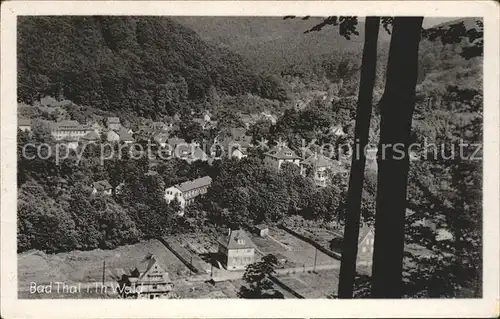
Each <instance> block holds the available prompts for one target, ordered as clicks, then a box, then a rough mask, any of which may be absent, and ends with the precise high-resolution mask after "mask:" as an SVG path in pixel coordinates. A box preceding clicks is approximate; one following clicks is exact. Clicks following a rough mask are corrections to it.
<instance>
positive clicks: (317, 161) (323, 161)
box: [302, 153, 335, 167]
mask: <svg viewBox="0 0 500 319" xmlns="http://www.w3.org/2000/svg"><path fill="white" fill-rule="evenodd" d="M302 164H305V165H311V166H313V167H333V166H334V165H335V163H334V162H333V160H332V159H331V158H328V157H326V156H325V155H323V154H318V153H315V154H313V155H311V156H309V157H308V158H307V159H305V160H303V161H302Z"/></svg>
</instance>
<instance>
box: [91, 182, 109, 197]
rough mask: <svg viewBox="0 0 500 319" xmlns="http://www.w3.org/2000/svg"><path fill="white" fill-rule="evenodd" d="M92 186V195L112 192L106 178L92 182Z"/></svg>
mask: <svg viewBox="0 0 500 319" xmlns="http://www.w3.org/2000/svg"><path fill="white" fill-rule="evenodd" d="M92 186H93V187H94V189H93V190H92V195H96V194H104V195H111V194H112V193H113V187H112V186H111V184H110V183H109V182H108V181H107V180H102V181H97V182H94V183H93V184H92Z"/></svg>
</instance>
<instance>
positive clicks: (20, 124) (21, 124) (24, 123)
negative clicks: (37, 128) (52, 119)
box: [17, 119, 31, 126]
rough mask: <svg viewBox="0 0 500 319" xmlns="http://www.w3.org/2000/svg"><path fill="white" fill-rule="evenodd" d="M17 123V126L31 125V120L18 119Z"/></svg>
mask: <svg viewBox="0 0 500 319" xmlns="http://www.w3.org/2000/svg"><path fill="white" fill-rule="evenodd" d="M17 125H18V126H27V125H31V120H30V119H19V120H18V121H17Z"/></svg>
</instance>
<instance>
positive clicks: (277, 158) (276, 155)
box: [264, 144, 300, 170]
mask: <svg viewBox="0 0 500 319" xmlns="http://www.w3.org/2000/svg"><path fill="white" fill-rule="evenodd" d="M264 156H265V157H264V163H266V165H268V166H269V167H271V168H275V169H277V170H280V169H281V165H282V164H283V163H285V162H288V163H292V164H294V165H297V166H299V164H300V157H299V156H298V155H297V154H296V153H295V152H294V151H293V150H291V149H290V148H289V147H287V146H286V145H284V144H280V145H277V146H275V147H273V148H272V149H271V150H270V151H268V152H266V153H265V154H264Z"/></svg>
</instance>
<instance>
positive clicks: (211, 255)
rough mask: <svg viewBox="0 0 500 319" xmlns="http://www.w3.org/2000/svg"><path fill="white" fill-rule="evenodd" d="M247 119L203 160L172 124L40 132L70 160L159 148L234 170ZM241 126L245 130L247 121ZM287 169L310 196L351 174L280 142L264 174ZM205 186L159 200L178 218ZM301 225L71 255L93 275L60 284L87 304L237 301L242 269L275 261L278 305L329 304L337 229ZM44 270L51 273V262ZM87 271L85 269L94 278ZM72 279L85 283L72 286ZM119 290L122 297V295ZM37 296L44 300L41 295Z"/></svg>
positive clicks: (363, 254)
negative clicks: (105, 149)
mask: <svg viewBox="0 0 500 319" xmlns="http://www.w3.org/2000/svg"><path fill="white" fill-rule="evenodd" d="M51 100H52V99H51V98H45V99H44V101H51ZM260 116H261V117H262V118H265V119H267V118H270V121H271V120H272V121H273V122H274V124H275V122H276V119H275V117H273V116H269V114H268V113H263V114H260ZM248 118H249V119H250V121H248V122H247V123H246V124H247V125H245V126H244V127H231V128H230V129H229V130H228V131H229V134H226V135H223V134H218V135H216V137H215V139H214V141H213V144H212V151H208V154H207V152H205V151H204V150H203V149H201V148H200V146H201V145H200V144H199V143H197V142H191V143H187V142H186V141H185V140H184V139H182V138H179V137H178V136H175V135H172V132H173V131H175V126H176V125H178V124H176V121H175V119H172V121H171V122H165V123H164V122H150V123H143V124H141V125H138V126H137V128H136V129H135V130H134V129H132V128H129V127H126V126H124V125H122V124H121V121H120V118H119V117H108V118H105V119H104V120H103V121H102V122H98V121H96V122H87V123H85V124H80V123H78V122H77V121H74V120H63V121H57V122H50V121H45V122H41V125H44V126H46V127H47V129H48V130H49V131H50V133H51V135H52V137H53V139H54V142H55V143H58V145H64V147H66V148H67V149H68V150H73V151H75V152H76V151H78V150H81V148H84V147H86V146H87V145H88V144H97V143H99V144H100V143H105V142H107V143H112V144H115V145H128V144H130V145H132V144H133V143H145V142H146V143H150V145H154V147H156V148H164V149H168V150H167V151H166V152H167V154H168V156H170V157H169V158H179V159H182V160H184V161H186V162H187V163H192V162H194V161H204V162H208V163H212V162H213V161H220V160H225V159H226V158H232V159H234V160H241V159H243V158H246V157H248V156H249V151H250V150H251V149H252V148H255V147H256V145H254V143H253V139H252V136H250V135H249V133H248V128H249V127H250V125H252V124H255V120H253V121H252V118H251V117H248ZM248 118H247V119H246V120H248ZM255 118H257V119H258V116H254V119H255ZM195 121H196V122H200V124H202V125H203V126H202V127H203V129H209V128H211V127H215V125H216V124H217V122H216V121H214V120H212V119H211V117H210V115H209V113H208V112H207V113H205V114H204V116H203V117H200V118H195ZM242 122H243V123H245V118H244V119H243V120H242ZM273 122H271V123H273ZM39 125H40V124H39ZM18 128H19V130H20V131H23V132H28V133H30V132H32V127H31V120H27V119H20V120H19V122H18ZM332 131H333V132H334V133H335V134H336V135H337V136H343V135H345V133H344V132H343V131H340V132H339V131H337V127H335V126H332ZM144 145H145V144H144ZM214 145H215V146H214ZM217 145H221V147H217ZM193 150H194V151H193ZM250 153H251V152H250ZM250 156H252V155H250ZM151 162H152V163H150V166H149V167H150V170H149V171H148V172H147V173H146V174H152V173H153V174H155V173H156V174H157V172H155V165H154V163H155V162H156V160H152V161H151ZM284 163H291V164H293V165H295V166H297V167H298V168H299V170H298V171H299V172H300V175H302V176H304V177H306V176H307V178H310V179H311V181H312V182H313V183H314V185H316V187H317V188H324V187H327V186H328V185H330V183H331V182H332V181H331V179H330V178H331V176H332V172H334V173H335V174H337V175H338V176H342V178H345V177H346V172H347V167H348V163H346V162H344V163H342V162H340V161H338V160H333V159H331V158H329V157H327V156H325V155H323V154H318V153H314V154H311V155H309V156H307V157H305V158H304V159H303V158H302V157H301V156H299V155H297V152H296V151H294V150H292V149H291V148H289V147H288V146H287V145H286V143H285V142H280V143H279V144H277V145H275V146H273V147H270V148H269V149H268V150H267V151H266V152H264V160H263V164H264V165H266V166H267V167H269V168H270V169H273V170H275V171H279V170H280V169H281V167H282V165H283V164H284ZM151 164H152V165H151ZM211 184H212V178H211V177H210V176H202V177H199V178H196V179H193V180H188V181H185V182H182V183H178V184H175V185H168V186H166V188H165V190H164V200H165V201H166V203H171V202H177V204H178V211H177V214H178V215H179V216H180V217H182V216H183V215H184V211H185V209H186V207H189V206H190V205H191V204H193V203H194V202H195V201H197V200H199V199H201V198H203V196H204V195H205V194H206V193H207V191H208V190H209V189H210V186H211ZM90 186H91V188H92V193H91V194H92V196H114V195H116V194H120V190H121V188H123V186H124V183H120V184H118V185H117V186H115V187H113V186H112V185H111V184H110V182H109V181H108V180H96V181H94V182H93V183H92V185H90ZM236 213H237V212H236ZM300 222H302V224H300ZM305 224H307V222H306V221H300V220H299V223H298V224H297V221H293V220H292V221H291V222H290V223H289V225H287V224H286V223H281V222H280V223H269V224H267V223H261V224H258V225H239V226H238V227H237V228H234V229H232V228H225V229H221V230H220V232H219V234H218V235H219V236H214V235H213V234H202V233H201V234H200V233H192V234H190V233H185V234H180V235H171V236H164V237H161V238H157V239H151V240H150V241H148V242H145V243H143V242H141V243H139V244H137V245H129V246H125V247H120V248H117V249H115V251H116V253H113V251H110V252H109V253H108V254H106V255H108V256H102V257H101V258H97V256H95V257H93V256H92V251H90V252H83V251H82V252H73V253H71V254H72V255H76V256H74V258H76V260H79V259H80V258H81V259H82V260H85V259H86V258H91V260H92V265H89V264H87V263H86V262H82V263H81V264H78V263H76V262H75V263H72V264H74V267H75V269H74V272H75V273H74V274H66V275H67V276H68V277H69V278H71V281H74V282H78V283H79V284H83V285H84V289H83V294H85V291H86V293H87V294H89V295H90V296H94V297H95V296H96V294H98V292H101V293H102V292H103V291H106V296H107V297H110V298H112V297H120V298H147V299H153V298H236V297H238V293H239V290H240V287H241V286H242V285H243V284H244V283H243V279H242V277H243V274H244V272H245V270H246V268H247V266H248V265H250V264H253V263H255V262H257V261H259V260H260V259H261V258H262V257H264V256H267V255H269V254H271V255H273V256H275V257H276V263H275V264H274V267H275V268H276V269H275V274H274V275H273V276H272V277H271V278H272V281H273V282H274V285H275V287H276V289H277V290H278V291H280V293H282V294H283V296H285V297H286V298H326V297H327V296H329V295H331V294H332V291H333V290H332V289H333V287H334V286H335V285H334V284H333V283H334V282H335V281H336V276H338V271H339V267H340V253H341V245H339V242H340V241H341V239H342V225H341V224H340V223H338V222H337V221H331V222H330V223H329V224H323V225H321V224H317V225H313V224H311V226H310V227H304V226H305ZM373 235H374V234H373V230H372V228H371V227H370V226H368V224H364V225H363V226H362V229H361V230H360V238H359V245H360V248H359V250H360V254H359V267H360V271H361V272H369V271H370V270H369V266H370V265H371V258H372V253H373ZM122 251H123V252H122ZM113 254H114V256H113ZM26 258H27V259H30V258H37V257H36V256H26ZM46 262H47V263H48V264H49V265H50V264H51V263H52V262H53V261H51V260H47V261H46ZM99 265H100V266H102V267H101V268H102V269H100V268H99ZM49 267H50V266H49ZM56 267H57V266H56ZM94 267H95V269H94ZM85 269H92V272H91V271H86V270H85ZM78 274H81V275H82V276H80V277H78V276H79V275H78ZM93 282H95V283H100V285H99V286H98V288H96V287H97V286H96V287H94V286H92V283H93ZM20 285H22V284H20ZM124 286H126V287H127V289H124V288H119V287H124ZM103 287H108V288H107V289H106V288H103ZM20 288H21V287H20ZM20 291H21V292H22V291H23V289H21V290H20ZM24 291H26V289H24ZM81 291H82V289H81V288H80V289H79V291H78V293H82V292H81ZM61 293H62V290H61ZM63 295H64V294H63ZM39 296H40V297H43V294H39ZM52 297H54V296H52Z"/></svg>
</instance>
